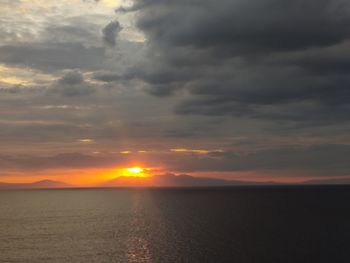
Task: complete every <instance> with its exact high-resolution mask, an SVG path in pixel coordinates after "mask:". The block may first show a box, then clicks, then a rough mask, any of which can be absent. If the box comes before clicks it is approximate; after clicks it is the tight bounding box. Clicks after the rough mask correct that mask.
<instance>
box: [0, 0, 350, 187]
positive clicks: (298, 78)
mask: <svg viewBox="0 0 350 263" xmlns="http://www.w3.org/2000/svg"><path fill="white" fill-rule="evenodd" d="M349 73H350V2H349V1H348V0H294V1H290V0H215V1H214V0H169V1H164V0H134V1H127V0H126V1H123V0H99V1H97V0H60V1H54V0H35V1H34V0H0V125H1V129H0V168H1V170H0V181H30V180H34V179H43V178H54V179H62V180H65V181H67V182H73V183H74V182H80V183H84V182H99V181H103V180H105V179H107V178H111V177H113V176H115V171H116V169H118V168H120V167H129V166H135V165H137V166H143V167H148V168H151V170H150V171H151V172H152V173H167V172H171V173H175V174H180V173H187V174H192V175H200V176H203V175H204V176H210V177H219V178H228V179H243V180H276V181H278V180H279V181H287V180H289V181H300V180H304V179H308V178H311V177H317V178H336V177H343V176H350V135H349V134H350V122H349V120H350V118H349V116H350V74H349Z"/></svg>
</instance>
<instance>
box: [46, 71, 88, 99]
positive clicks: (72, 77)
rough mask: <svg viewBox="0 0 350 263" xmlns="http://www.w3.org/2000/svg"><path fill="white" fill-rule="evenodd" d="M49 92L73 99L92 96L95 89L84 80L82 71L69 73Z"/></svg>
mask: <svg viewBox="0 0 350 263" xmlns="http://www.w3.org/2000/svg"><path fill="white" fill-rule="evenodd" d="M49 91H50V92H54V93H58V94H60V95H62V96H68V97H73V96H85V95H90V94H92V93H94V92H95V89H94V87H92V86H91V85H90V84H89V83H87V82H86V81H85V80H84V76H83V74H82V73H81V72H80V71H78V70H72V71H67V72H66V73H65V75H64V76H62V77H61V78H60V79H59V80H58V81H57V83H56V84H55V85H54V86H53V87H52V88H51V89H50V90H49Z"/></svg>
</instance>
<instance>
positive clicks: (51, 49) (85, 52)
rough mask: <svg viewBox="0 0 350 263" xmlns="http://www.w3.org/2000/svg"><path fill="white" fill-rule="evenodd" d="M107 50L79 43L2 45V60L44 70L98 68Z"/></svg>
mask: <svg viewBox="0 0 350 263" xmlns="http://www.w3.org/2000/svg"><path fill="white" fill-rule="evenodd" d="M104 56H105V50H104V48H100V47H85V46H84V45H82V44H79V43H56V44H52V43H28V44H21V45H11V46H10V45H5V46H0V62H1V63H6V64H10V65H16V66H23V67H31V68H36V69H40V70H42V71H54V70H60V69H75V68H81V69H96V68H99V67H101V65H102V62H103V60H104Z"/></svg>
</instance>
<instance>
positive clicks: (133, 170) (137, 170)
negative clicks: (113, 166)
mask: <svg viewBox="0 0 350 263" xmlns="http://www.w3.org/2000/svg"><path fill="white" fill-rule="evenodd" d="M125 170H126V171H128V172H129V173H134V174H139V173H142V172H143V169H142V168H141V167H130V168H125Z"/></svg>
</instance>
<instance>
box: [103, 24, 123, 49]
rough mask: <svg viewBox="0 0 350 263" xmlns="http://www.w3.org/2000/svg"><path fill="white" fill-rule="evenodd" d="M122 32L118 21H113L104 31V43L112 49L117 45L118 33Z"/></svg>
mask: <svg viewBox="0 0 350 263" xmlns="http://www.w3.org/2000/svg"><path fill="white" fill-rule="evenodd" d="M121 30H122V27H121V25H120V24H119V22H118V21H111V22H110V23H109V24H107V25H106V26H105V27H104V28H103V29H102V34H103V41H104V42H105V43H106V44H107V45H108V46H111V47H114V46H115V45H116V43H117V42H116V38H117V36H118V33H119V32H120V31H121Z"/></svg>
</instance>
